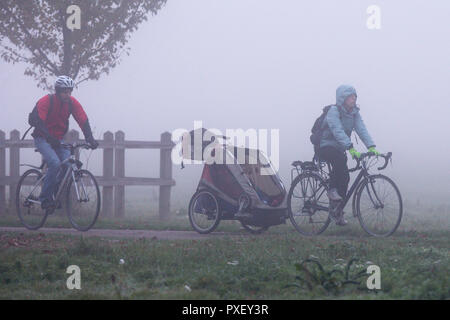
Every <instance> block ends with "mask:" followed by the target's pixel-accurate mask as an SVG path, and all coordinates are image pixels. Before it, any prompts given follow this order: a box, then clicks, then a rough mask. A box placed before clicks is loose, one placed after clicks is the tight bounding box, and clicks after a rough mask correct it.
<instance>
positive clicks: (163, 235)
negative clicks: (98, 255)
mask: <svg viewBox="0 0 450 320" xmlns="http://www.w3.org/2000/svg"><path fill="white" fill-rule="evenodd" d="M0 232H20V233H35V234H39V233H46V234H50V233H53V234H70V235H83V236H86V237H108V238H109V237H112V238H151V239H164V240H189V239H211V238H217V237H223V236H227V235H236V236H242V234H236V233H235V234H233V233H227V232H212V233H210V234H199V233H197V232H195V231H168V230H110V229H91V230H89V231H86V232H80V231H77V230H75V229H63V228H40V229H39V230H36V231H31V230H28V229H26V228H20V227H0Z"/></svg>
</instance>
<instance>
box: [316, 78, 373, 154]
mask: <svg viewBox="0 0 450 320" xmlns="http://www.w3.org/2000/svg"><path fill="white" fill-rule="evenodd" d="M352 94H354V95H356V90H355V88H353V87H352V86H349V85H341V86H339V88H337V90H336V105H335V106H332V107H331V108H330V110H329V111H328V113H327V115H326V117H325V120H324V121H323V124H322V129H323V133H322V139H321V140H320V147H321V148H322V147H326V146H330V147H335V148H336V149H338V150H341V151H345V150H348V149H350V148H352V147H353V144H352V141H351V139H350V135H351V133H352V131H353V129H354V130H355V131H356V133H357V134H358V136H359V137H360V138H361V140H362V142H363V143H364V144H365V146H366V147H367V148H370V147H372V146H373V147H375V143H374V142H373V140H372V138H371V137H370V135H369V132H368V131H367V128H366V126H365V124H364V122H363V120H362V118H361V115H360V114H359V108H358V107H356V106H355V107H353V110H352V111H351V112H348V111H347V109H346V108H345V107H344V106H343V105H344V101H345V99H346V98H347V97H348V96H350V95H352Z"/></svg>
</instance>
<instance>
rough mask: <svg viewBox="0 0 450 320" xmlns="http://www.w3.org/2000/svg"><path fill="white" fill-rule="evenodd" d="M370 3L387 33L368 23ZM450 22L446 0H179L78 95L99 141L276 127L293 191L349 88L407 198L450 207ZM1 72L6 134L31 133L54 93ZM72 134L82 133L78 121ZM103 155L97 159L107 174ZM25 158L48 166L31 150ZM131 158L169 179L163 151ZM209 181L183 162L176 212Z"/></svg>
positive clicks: (18, 69) (7, 68) (133, 168)
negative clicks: (108, 136)
mask: <svg viewBox="0 0 450 320" xmlns="http://www.w3.org/2000/svg"><path fill="white" fill-rule="evenodd" d="M372 4H375V5H378V6H379V7H380V9H381V29H375V30H370V29H369V28H368V27H367V25H366V21H367V19H368V17H369V14H368V13H367V12H366V10H367V8H368V7H369V5H372ZM449 22H450V2H449V1H445V0H434V1H429V2H425V1H419V0H417V1H412V0H408V1H404V0H397V1H372V0H371V1H365V0H354V1H339V2H338V1H332V0H321V1H298V0H282V1H277V2H274V1H268V0H228V1H219V0H190V1H186V0H168V2H167V5H166V6H165V7H164V8H163V9H162V10H161V11H160V12H159V13H158V15H156V16H153V17H150V18H149V20H148V21H147V22H145V23H143V24H142V25H141V26H140V28H139V29H138V30H137V31H136V32H135V33H134V34H133V35H132V37H131V40H130V42H129V44H128V45H129V46H130V47H131V54H130V56H124V57H123V59H122V63H121V64H120V65H119V66H118V67H116V68H115V69H113V71H112V72H111V73H110V74H109V75H104V76H102V77H101V78H100V80H99V81H88V82H83V83H82V84H81V85H80V86H79V87H78V88H77V89H76V90H75V91H74V92H73V95H74V96H75V97H76V98H77V99H78V100H79V101H80V102H81V104H82V105H83V107H84V108H85V110H86V112H87V114H88V116H89V119H90V123H91V126H92V127H93V130H94V135H95V137H96V138H101V137H102V135H103V133H104V132H106V131H112V132H115V131H117V130H123V131H124V132H125V134H126V139H132V140H159V137H160V134H161V133H162V132H164V131H169V132H170V131H173V130H175V129H177V128H186V129H189V130H190V129H192V127H193V124H194V121H195V120H201V121H203V124H204V126H205V127H207V128H218V129H221V130H223V131H224V132H225V130H226V129H227V128H230V129H237V128H242V129H244V130H247V129H250V128H254V129H268V130H270V129H279V132H280V161H279V163H280V171H279V173H280V175H281V178H282V180H283V182H284V183H285V185H286V187H289V185H290V163H291V162H292V161H294V160H309V159H311V157H312V153H313V151H312V145H311V143H310V142H309V135H310V129H311V127H312V124H313V122H314V120H315V118H316V117H318V116H319V115H320V112H321V108H322V107H323V106H325V105H328V104H332V103H335V99H336V98H335V97H336V88H337V87H338V86H339V85H341V84H351V85H353V86H354V87H355V88H356V91H357V93H358V101H357V103H358V104H359V105H360V108H361V115H362V117H363V119H364V122H365V124H366V126H367V128H368V130H369V132H370V134H371V136H372V138H373V139H374V141H375V143H376V145H377V149H378V150H379V151H380V152H388V151H392V152H393V165H392V166H390V167H389V169H388V170H387V171H386V174H388V175H389V176H391V177H392V178H393V179H394V180H395V181H396V182H397V184H398V186H399V188H400V189H401V191H402V194H403V195H404V198H406V199H407V200H412V201H416V199H419V198H420V199H422V201H425V200H427V199H428V200H430V201H437V203H447V204H448V203H450V200H449V199H450V197H449V196H450V179H449V177H450V176H449V174H450V169H449V159H450V148H449V141H448V140H449V138H450V122H449V117H450V111H449V108H450V90H449V89H450V87H449V84H450V42H449V41H448V39H449V35H450V24H449ZM86 49H87V50H88V49H89V48H86ZM0 70H1V72H0V93H1V98H2V105H1V110H2V116H1V117H0V129H1V130H3V131H5V132H7V134H9V131H11V130H13V129H18V130H20V131H21V133H23V132H24V130H25V129H27V127H28V126H27V115H28V113H29V112H30V111H31V109H32V107H33V106H34V105H35V103H36V101H37V100H38V99H39V98H40V97H42V96H43V95H44V94H46V93H47V92H45V91H43V90H41V89H38V88H37V87H36V84H35V82H34V81H33V79H32V78H30V77H27V76H24V75H23V73H24V70H25V66H24V65H21V64H16V65H11V64H6V63H5V62H3V61H2V62H0ZM71 128H75V129H78V127H77V125H76V123H75V122H74V121H73V120H71ZM358 141H359V143H358V144H356V142H354V144H355V147H356V149H357V150H358V151H360V152H364V151H365V150H366V148H365V147H364V145H363V143H362V142H361V141H360V140H359V139H358ZM101 155H102V152H101V151H95V152H94V153H93V154H92V156H91V159H92V163H91V166H92V168H93V169H94V171H95V172H96V173H97V174H100V173H101V169H99V168H100V167H99V165H100V164H101ZM22 159H24V160H23V161H24V162H26V161H25V160H28V161H35V159H38V158H36V156H35V155H32V152H31V151H30V152H27V151H22ZM36 161H37V160H36ZM126 161H127V166H126V175H127V176H156V175H157V174H158V172H159V169H158V165H157V164H158V162H159V154H158V152H157V151H155V150H148V151H142V150H132V151H127V153H126ZM351 165H352V161H351V160H349V166H351ZM200 172H201V166H194V167H188V168H186V169H184V170H180V168H179V167H178V166H174V168H173V174H174V179H175V180H176V183H177V186H176V187H175V188H174V189H173V192H172V198H173V199H174V201H175V204H180V203H183V202H185V201H187V200H188V199H187V200H186V197H188V196H190V195H191V194H193V193H194V192H195V187H196V183H197V181H198V178H199V175H200ZM149 189H151V188H149ZM149 193H151V192H150V191H149ZM186 205H187V204H186Z"/></svg>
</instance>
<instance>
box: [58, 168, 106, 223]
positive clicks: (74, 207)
mask: <svg viewBox="0 0 450 320" xmlns="http://www.w3.org/2000/svg"><path fill="white" fill-rule="evenodd" d="M73 174H74V176H75V180H74V179H70V180H69V185H68V187H67V200H66V205H67V215H68V217H69V221H70V223H71V224H72V226H73V227H74V228H75V229H77V230H79V231H87V230H89V229H90V228H92V226H93V225H94V224H95V222H96V221H97V218H98V214H99V213H100V189H99V187H98V184H97V181H96V180H95V177H94V175H93V174H92V173H90V172H89V171H87V170H79V171H76V172H73Z"/></svg>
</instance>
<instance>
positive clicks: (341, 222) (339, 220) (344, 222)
mask: <svg viewBox="0 0 450 320" xmlns="http://www.w3.org/2000/svg"><path fill="white" fill-rule="evenodd" d="M347 223H348V222H347V220H345V219H344V216H343V215H342V216H341V217H340V218H338V219H337V220H336V225H338V226H345V225H346V224H347Z"/></svg>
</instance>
